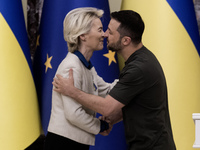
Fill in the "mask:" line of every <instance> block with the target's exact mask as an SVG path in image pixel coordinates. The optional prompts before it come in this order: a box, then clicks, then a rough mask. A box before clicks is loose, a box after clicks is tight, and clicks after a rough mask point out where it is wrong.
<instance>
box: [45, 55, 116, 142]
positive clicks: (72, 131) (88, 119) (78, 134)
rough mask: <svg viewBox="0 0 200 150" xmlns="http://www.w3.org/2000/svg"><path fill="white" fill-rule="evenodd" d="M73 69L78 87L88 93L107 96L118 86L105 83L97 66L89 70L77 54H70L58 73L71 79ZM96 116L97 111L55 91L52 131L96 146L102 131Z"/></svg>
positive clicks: (51, 120) (53, 93)
mask: <svg viewBox="0 0 200 150" xmlns="http://www.w3.org/2000/svg"><path fill="white" fill-rule="evenodd" d="M70 68H72V69H73V77H74V85H75V87H77V88H79V89H80V90H82V91H84V92H86V93H90V94H93V95H99V96H102V97H105V96H106V95H107V94H108V92H109V91H110V90H111V88H112V87H113V85H114V83H113V84H108V83H106V82H104V80H103V79H102V78H101V77H99V76H98V75H97V73H96V71H95V69H94V67H92V68H91V69H90V70H89V69H87V68H86V67H85V66H84V65H83V63H82V62H81V61H80V59H79V58H78V57H77V56H76V55H74V54H73V53H70V52H68V54H67V56H66V58H65V59H64V60H63V61H62V62H61V64H60V65H59V67H58V70H57V72H56V74H60V75H62V76H63V77H68V74H69V69H70ZM94 84H95V86H96V87H95V86H94ZM53 88H54V87H53ZM95 116H96V113H95V112H94V111H92V110H90V109H87V108H86V107H84V106H82V105H81V104H80V103H78V102H76V101H75V100H74V99H72V98H70V97H68V96H64V95H62V94H60V93H57V92H55V91H53V92H52V110H51V117H50V122H49V126H48V131H49V132H52V133H55V134H58V135H61V136H63V137H67V138H69V139H71V140H74V141H76V142H79V143H82V144H87V145H94V144H95V135H96V134H98V133H99V131H100V121H99V119H97V118H96V117H95Z"/></svg>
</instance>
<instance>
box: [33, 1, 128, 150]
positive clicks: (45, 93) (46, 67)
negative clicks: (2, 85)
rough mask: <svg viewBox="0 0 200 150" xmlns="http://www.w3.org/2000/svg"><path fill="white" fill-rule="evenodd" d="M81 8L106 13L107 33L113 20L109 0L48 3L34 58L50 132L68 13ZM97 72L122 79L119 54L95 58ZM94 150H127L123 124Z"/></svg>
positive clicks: (110, 79)
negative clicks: (52, 107)
mask: <svg viewBox="0 0 200 150" xmlns="http://www.w3.org/2000/svg"><path fill="white" fill-rule="evenodd" d="M77 7H96V8H100V9H103V10H104V16H103V17H102V19H101V20H102V23H103V26H104V30H106V29H107V26H108V23H109V21H110V10H109V5H108V0H68V1H66V0H59V1H58V0H51V1H44V6H43V12H42V18H41V26H40V38H39V46H38V49H37V51H36V54H35V59H34V74H35V82H36V85H37V92H38V97H39V101H40V110H41V118H42V126H43V130H44V133H45V134H46V133H47V128H48V123H49V119H50V113H51V97H52V81H53V77H54V75H55V73H56V70H57V67H58V65H59V64H60V63H61V61H62V60H63V59H64V58H65V56H66V55H67V52H68V51H67V44H66V42H65V41H64V38H63V20H64V18H65V16H66V14H67V13H68V12H69V11H71V10H72V9H74V8H77ZM91 62H92V64H93V65H94V66H95V68H96V71H97V73H98V74H99V75H100V76H101V77H103V79H104V80H105V81H106V82H113V81H114V79H116V78H118V75H119V67H118V64H117V60H116V57H115V53H113V52H111V51H108V50H107V49H106V44H104V49H103V50H102V51H98V52H95V53H94V55H93V56H92V58H91ZM91 149H92V150H102V149H104V150H110V149H115V150H123V149H126V144H125V136H124V128H123V123H122V122H121V123H118V124H116V125H115V126H114V128H113V130H112V133H111V134H110V135H109V136H108V137H103V136H101V135H98V136H97V137H96V146H94V147H93V146H92V147H91Z"/></svg>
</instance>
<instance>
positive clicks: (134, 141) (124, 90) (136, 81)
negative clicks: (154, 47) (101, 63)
mask: <svg viewBox="0 0 200 150" xmlns="http://www.w3.org/2000/svg"><path fill="white" fill-rule="evenodd" d="M109 95H110V96H112V97H113V98H115V99H116V100H118V101H119V102H121V103H123V104H124V105H125V106H124V107H123V108H122V112H123V121H124V126H125V134H126V140H127V142H128V144H129V146H130V148H129V149H130V150H154V148H156V147H158V149H159V150H175V149H176V148H175V144H174V141H173V135H172V130H171V124H170V117H169V110H168V97H167V86H166V81H165V76H164V73H163V70H162V67H161V65H160V63H159V62H158V60H157V59H156V57H155V56H154V54H153V53H152V52H150V51H149V50H148V49H147V48H146V47H144V46H143V47H142V48H141V49H139V50H137V51H136V52H134V53H133V54H132V55H131V56H130V57H129V58H128V60H127V61H126V62H125V67H124V68H123V70H122V71H121V73H120V77H119V82H118V83H117V84H116V86H115V87H114V88H113V89H112V90H111V92H110V93H109ZM156 150H157V149H156Z"/></svg>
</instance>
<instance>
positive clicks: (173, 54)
mask: <svg viewBox="0 0 200 150" xmlns="http://www.w3.org/2000/svg"><path fill="white" fill-rule="evenodd" d="M122 9H123V10H125V9H131V10H134V11H136V12H138V13H139V14H140V15H141V16H142V18H143V20H144V22H145V31H144V36H143V44H144V45H145V46H147V47H148V48H149V49H150V50H151V51H152V52H153V53H154V54H155V55H156V56H157V58H158V59H159V61H160V63H161V65H162V67H163V69H164V72H165V76H166V80H167V86H168V97H169V98H168V99H169V108H170V115H171V123H172V129H173V134H174V139H175V143H176V146H177V149H178V150H192V149H193V148H192V146H193V143H194V140H195V132H194V131H195V127H194V122H193V120H192V113H199V112H200V92H199V89H200V58H199V54H200V38H199V33H198V27H197V21H196V17H195V11H194V5H193V1H192V0H148V1H147V0H123V1H122Z"/></svg>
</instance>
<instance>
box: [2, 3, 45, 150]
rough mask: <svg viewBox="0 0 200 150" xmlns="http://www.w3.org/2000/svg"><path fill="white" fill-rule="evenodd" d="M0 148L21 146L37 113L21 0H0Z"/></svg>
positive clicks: (29, 138)
mask: <svg viewBox="0 0 200 150" xmlns="http://www.w3.org/2000/svg"><path fill="white" fill-rule="evenodd" d="M0 24H1V26H0V68H1V75H0V83H1V84H0V89H1V90H0V95H1V98H0V120H1V123H0V133H1V134H0V141H1V142H0V149H2V150H3V149H6V150H13V149H16V150H17V149H19V150H20V149H25V148H26V147H28V146H29V145H30V144H31V143H33V142H34V141H35V140H36V139H37V137H39V135H40V129H41V127H40V117H39V108H38V101H37V95H36V89H35V85H34V81H33V76H32V72H31V70H32V66H31V65H32V63H31V56H30V51H29V45H28V37H27V33H26V28H25V21H24V15H23V10H22V3H21V1H16V0H0Z"/></svg>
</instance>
